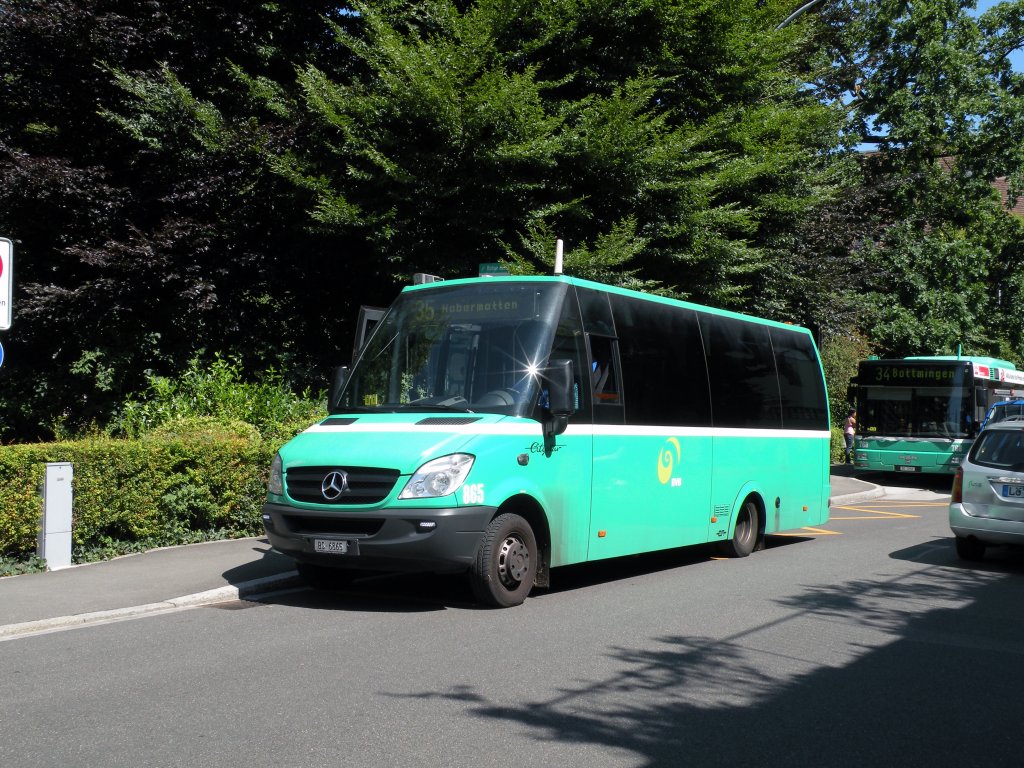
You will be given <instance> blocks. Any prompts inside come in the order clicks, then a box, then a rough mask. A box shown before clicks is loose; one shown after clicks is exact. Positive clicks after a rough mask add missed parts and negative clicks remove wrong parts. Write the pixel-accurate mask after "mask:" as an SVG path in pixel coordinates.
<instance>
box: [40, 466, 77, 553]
mask: <svg viewBox="0 0 1024 768" xmlns="http://www.w3.org/2000/svg"><path fill="white" fill-rule="evenodd" d="M73 476H74V470H73V469H72V467H71V463H70V462H53V463H48V464H47V465H46V476H45V477H44V478H43V520H42V524H41V525H40V526H39V547H38V554H39V557H41V558H43V559H44V560H45V561H46V567H47V568H48V569H49V570H51V571H56V570H58V569H60V568H67V567H68V566H69V565H71V504H72V493H71V480H72V477H73Z"/></svg>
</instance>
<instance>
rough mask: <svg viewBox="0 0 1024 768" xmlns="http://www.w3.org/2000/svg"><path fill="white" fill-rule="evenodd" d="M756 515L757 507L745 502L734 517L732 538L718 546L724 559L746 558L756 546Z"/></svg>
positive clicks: (750, 502)
mask: <svg viewBox="0 0 1024 768" xmlns="http://www.w3.org/2000/svg"><path fill="white" fill-rule="evenodd" d="M757 529H758V513H757V505H756V504H755V503H754V502H752V501H746V502H744V503H743V506H742V507H741V508H740V512H739V515H738V516H737V517H736V528H735V530H734V531H733V534H732V538H731V539H729V540H728V541H723V542H721V543H720V544H719V548H720V550H721V552H722V554H723V555H725V556H726V557H746V556H747V555H749V554H750V553H751V552H753V551H754V547H755V546H756V545H757Z"/></svg>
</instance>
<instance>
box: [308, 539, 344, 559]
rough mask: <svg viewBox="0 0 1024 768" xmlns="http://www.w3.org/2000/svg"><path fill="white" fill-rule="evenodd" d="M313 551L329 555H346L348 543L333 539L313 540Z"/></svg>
mask: <svg viewBox="0 0 1024 768" xmlns="http://www.w3.org/2000/svg"><path fill="white" fill-rule="evenodd" d="M313 549H314V551H316V552H326V553H327V554H330V555H347V554H348V542H347V541H335V540H334V539H314V540H313Z"/></svg>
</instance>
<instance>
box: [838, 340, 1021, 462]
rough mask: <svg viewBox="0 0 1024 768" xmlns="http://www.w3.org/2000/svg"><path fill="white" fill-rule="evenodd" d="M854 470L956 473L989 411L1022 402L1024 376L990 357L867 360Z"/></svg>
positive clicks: (859, 386)
mask: <svg viewBox="0 0 1024 768" xmlns="http://www.w3.org/2000/svg"><path fill="white" fill-rule="evenodd" d="M855 387H856V403H857V435H856V437H855V439H854V466H856V467H859V468H861V469H873V470H880V471H884V472H924V473H933V474H948V475H952V474H955V473H956V471H957V469H959V467H960V460H961V458H962V457H963V456H966V455H967V451H969V450H970V448H971V444H972V443H973V442H974V438H975V436H976V435H977V433H978V429H979V426H980V425H981V423H982V422H983V421H984V419H985V414H986V412H987V410H988V409H989V407H991V406H992V405H993V404H994V403H996V402H998V401H1002V400H1012V399H1014V398H1019V397H1022V396H1024V372H1021V371H1018V370H1016V367H1015V366H1014V364H1013V363H1011V362H1008V361H1006V360H997V359H995V358H991V357H954V356H939V357H905V358H900V359H892V360H863V361H861V363H860V366H859V369H858V371H857V378H856V380H855Z"/></svg>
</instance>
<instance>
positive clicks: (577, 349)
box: [534, 290, 590, 424]
mask: <svg viewBox="0 0 1024 768" xmlns="http://www.w3.org/2000/svg"><path fill="white" fill-rule="evenodd" d="M586 358H587V355H586V347H585V345H584V343H583V327H582V326H581V325H580V314H579V307H578V306H577V303H576V294H575V291H572V290H570V291H569V292H568V294H567V295H566V297H565V303H564V304H563V305H562V312H561V314H560V315H559V318H558V326H557V327H556V328H555V338H554V341H553V343H552V346H551V355H550V357H549V360H559V359H561V360H572V375H573V384H574V387H575V389H576V412H575V413H574V414H573V415H572V416H571V417H570V419H569V421H570V422H572V423H574V424H575V423H577V422H584V423H586V422H589V421H590V399H589V394H588V393H589V391H590V389H589V380H588V379H589V377H587V376H586V370H587V363H586ZM546 405H547V403H546V402H545V395H544V392H543V389H542V391H541V396H540V398H539V399H538V402H537V409H536V410H535V412H534V417H535V418H536V419H537V420H538V421H539V420H541V418H543V413H542V408H543V407H546Z"/></svg>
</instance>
